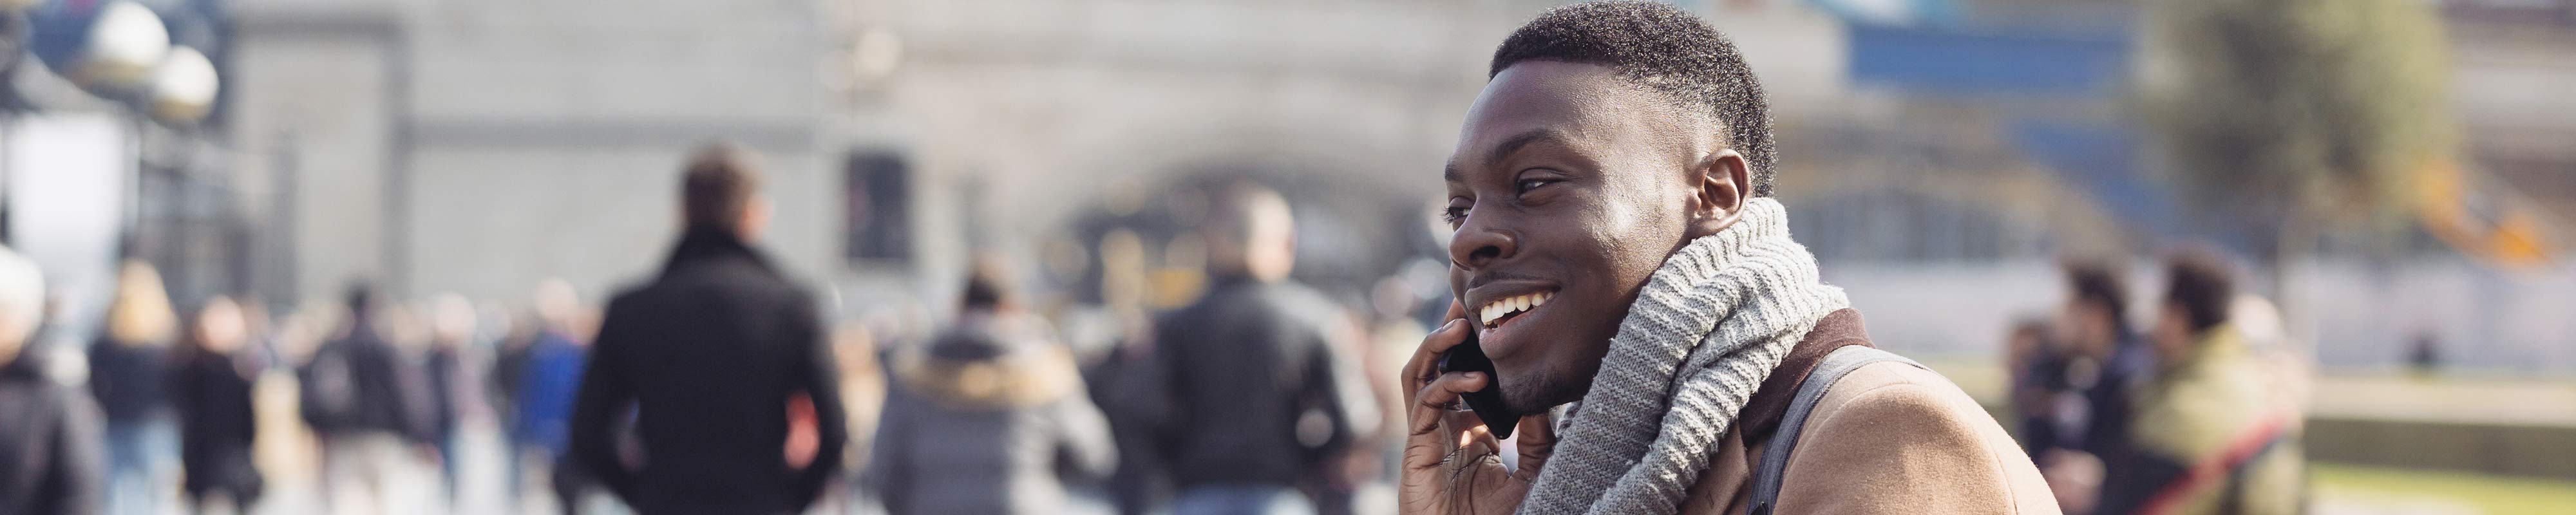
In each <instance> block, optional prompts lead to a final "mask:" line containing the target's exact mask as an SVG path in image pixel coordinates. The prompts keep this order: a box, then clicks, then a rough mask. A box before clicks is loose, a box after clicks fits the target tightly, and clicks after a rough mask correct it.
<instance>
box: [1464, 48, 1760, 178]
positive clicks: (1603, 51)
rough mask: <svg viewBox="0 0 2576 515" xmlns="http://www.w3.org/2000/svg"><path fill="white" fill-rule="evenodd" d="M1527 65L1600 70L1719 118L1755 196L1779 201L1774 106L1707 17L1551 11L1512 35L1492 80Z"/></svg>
mask: <svg viewBox="0 0 2576 515" xmlns="http://www.w3.org/2000/svg"><path fill="white" fill-rule="evenodd" d="M1523 61H1558V62H1567V63H1580V64H1593V65H1600V66H1605V67H1609V68H1610V69H1612V70H1616V71H1617V72H1618V73H1619V75H1620V76H1622V77H1625V78H1627V79H1628V80H1631V81H1635V82H1636V83H1637V84H1638V85H1640V86H1645V87H1648V88H1652V89H1653V90H1655V91H1659V92H1662V93H1664V94H1666V95H1670V96H1672V97H1674V98H1675V99H1676V100H1679V101H1680V102H1681V104H1682V106H1683V107H1684V108H1685V110H1686V111H1689V112H1701V113H1707V114H1709V115H1712V116H1715V117H1717V118H1716V119H1717V121H1718V123H1721V124H1724V125H1725V126H1726V144H1727V145H1728V146H1730V147H1732V148H1734V149H1735V151H1736V152H1739V153H1742V154H1744V160H1745V166H1746V167H1747V168H1750V170H1747V172H1748V173H1749V175H1751V176H1752V180H1753V185H1752V186H1753V196H1756V197H1765V196H1770V195H1771V172H1772V167H1773V165H1774V164H1775V159H1776V158H1775V151H1774V149H1773V146H1772V142H1771V115H1770V105H1769V104H1768V103H1767V102H1765V101H1764V100H1763V99H1762V83H1761V82H1760V81H1757V80H1755V79H1754V77H1753V70H1752V69H1751V68H1749V67H1746V66H1745V65H1744V54H1743V53H1741V52H1737V51H1736V50H1735V43H1733V42H1730V41H1727V39H1726V35H1724V34H1719V33H1718V32H1717V29H1716V28H1713V27H1710V26H1709V25H1708V23H1707V22H1704V21H1701V20H1700V19H1699V17H1697V16H1692V15H1691V14H1690V13H1688V12H1684V11H1682V10H1681V9H1679V8H1675V7H1673V6H1670V5H1665V4H1661V3H1655V2H1640V1H1624V0H1623V1H1609V2H1586V3H1581V4H1575V5H1569V6H1564V7H1558V8H1555V9H1550V10H1548V11H1547V12H1546V13H1542V14H1539V15H1538V19H1535V20H1530V22H1529V24H1528V25H1522V26H1521V28H1520V30H1515V31H1512V35H1511V37H1509V38H1505V39H1504V40H1503V46H1502V47H1501V48H1496V49H1494V63H1493V66H1492V68H1491V70H1489V71H1487V72H1486V78H1489V79H1490V78H1492V77H1493V76H1494V75H1500V74H1502V73H1503V69H1505V68H1510V67H1511V66H1512V65H1514V64H1520V63H1521V62H1523Z"/></svg>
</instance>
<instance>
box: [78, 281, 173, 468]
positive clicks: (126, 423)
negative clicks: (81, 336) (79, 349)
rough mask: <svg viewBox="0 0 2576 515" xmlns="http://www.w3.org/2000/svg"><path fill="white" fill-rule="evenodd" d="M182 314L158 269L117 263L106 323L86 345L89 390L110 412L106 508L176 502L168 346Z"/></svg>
mask: <svg viewBox="0 0 2576 515" xmlns="http://www.w3.org/2000/svg"><path fill="white" fill-rule="evenodd" d="M178 322H179V316H178V315H177V314H176V313H173V312H172V311H171V309H170V294H169V292H168V291H167V290H164V289H163V288H162V283H161V273H160V272H157V271H155V270H153V268H152V265H149V264H146V263H144V262H143V261H142V260H136V259H128V260H126V261H125V264H124V265H123V266H122V267H120V268H118V270H117V275H116V297H115V298H114V299H113V300H111V301H109V303H108V307H107V324H106V328H104V329H103V330H101V331H99V336H98V340H97V342H95V343H93V344H91V345H90V347H89V370H90V374H89V389H90V395H93V396H96V397H97V399H98V405H99V408H100V410H101V411H102V412H103V413H105V414H106V415H107V470H108V472H107V475H108V483H107V484H108V487H109V489H110V490H111V491H110V492H109V493H108V499H107V502H108V504H109V506H108V511H111V512H115V513H158V512H160V510H161V508H160V506H161V505H162V504H164V503H169V502H171V501H174V500H175V499H176V497H177V493H178V490H176V489H175V488H172V487H175V486H177V480H178V478H177V477H174V476H173V474H175V473H177V472H178V470H177V468H176V467H172V466H171V465H175V464H174V463H171V462H170V461H171V458H175V457H177V456H178V443H179V437H178V430H177V424H176V422H174V421H173V420H171V416H170V398H169V395H168V392H169V387H168V386H167V385H165V384H163V382H164V381H165V380H167V379H168V378H169V377H170V367H171V361H170V346H171V344H172V343H175V340H177V336H178V332H179V331H178Z"/></svg>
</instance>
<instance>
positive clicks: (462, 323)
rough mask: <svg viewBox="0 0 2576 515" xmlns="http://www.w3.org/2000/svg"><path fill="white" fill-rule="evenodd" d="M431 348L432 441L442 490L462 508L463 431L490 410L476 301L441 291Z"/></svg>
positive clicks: (434, 302)
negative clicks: (478, 343)
mask: <svg viewBox="0 0 2576 515" xmlns="http://www.w3.org/2000/svg"><path fill="white" fill-rule="evenodd" d="M425 315H426V316H428V317H429V349H428V355H427V356H425V357H423V360H422V362H423V366H424V367H426V368H427V372H428V379H429V391H430V398H431V399H430V406H431V409H430V411H431V414H430V420H431V426H430V429H431V431H430V442H431V444H433V445H436V446H437V447H438V471H439V478H440V479H441V484H442V485H443V486H444V487H445V488H444V489H443V490H442V491H441V494H442V496H443V498H444V500H445V501H446V504H447V506H450V507H453V506H456V502H457V490H458V485H459V483H462V482H463V480H464V477H463V476H462V475H460V474H459V473H458V472H459V469H458V468H457V467H458V465H459V464H460V463H459V462H460V461H461V458H463V457H464V456H463V455H462V453H461V451H462V448H461V446H462V445H463V443H462V442H461V441H460V438H462V436H461V432H462V431H463V429H464V426H465V424H466V423H467V422H469V421H474V420H481V419H482V418H483V417H485V416H487V415H488V414H489V413H490V411H489V410H488V409H487V406H485V404H484V402H485V401H484V397H483V386H482V385H483V382H482V377H481V376H482V373H481V367H479V366H476V365H477V364H478V363H480V362H481V360H478V359H474V356H476V355H477V354H476V353H475V351H476V349H475V348H474V342H473V338H474V316H475V314H474V304H473V303H472V302H467V301H466V300H465V296H463V295H457V294H454V293H447V294H441V295H439V296H437V297H435V298H432V299H431V300H430V304H429V306H428V313H425Z"/></svg>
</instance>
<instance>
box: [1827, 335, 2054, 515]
mask: <svg viewBox="0 0 2576 515" xmlns="http://www.w3.org/2000/svg"><path fill="white" fill-rule="evenodd" d="M1808 417H1809V419H1808V423H1807V425H1806V427H1804V428H1803V429H1802V430H1801V431H1800V432H1799V441H1798V447H1797V448H1796V449H1794V450H1791V451H1790V466H1789V470H1788V473H1787V476H1788V477H1785V478H1783V479H1784V480H1785V481H1784V484H1785V485H1786V486H1785V487H1784V489H1783V491H1782V494H1781V505H1782V506H1808V507H1830V509H1825V510H1822V511H1831V512H1884V513H1903V512H1916V510H1913V509H1910V508H1907V507H1908V506H1910V507H1912V508H1930V509H1929V510H1928V511H1924V512H1943V513H1947V512H1961V513H1966V512H1985V513H2054V512H2056V511H2057V509H2056V508H2057V507H2056V504H2055V501H2054V500H2053V499H2052V498H2050V497H2049V496H2048V494H2047V492H2048V489H2047V486H2046V483H2045V481H2043V480H2041V479H2040V477H2039V471H2038V469H2037V467H2035V466H2033V465H2032V464H2031V462H2030V458H2029V457H2027V456H2024V455H2023V454H2022V451H2021V448H2020V447H2019V446H2018V445H2016V444H2014V443H2013V440H2012V437H2011V435H2009V434H2007V433H2005V432H2004V430H2003V426H2002V425H2001V424H1998V423H1996V422H1995V419H1994V417H1993V416H1992V415H1990V414H1988V413H1987V412H1986V411H1985V408H1984V407H1983V406H1982V405H1979V404H1978V403H1977V402H1976V400H1975V399H1974V398H1971V397H1969V396H1968V394H1967V392H1965V391H1963V390H1961V389H1960V388H1959V386H1958V385H1957V384H1955V383H1952V382H1950V380H1949V379H1948V378H1946V377H1943V376H1942V375H1941V374H1940V373H1937V372H1934V371H1931V370H1928V369H1925V368H1922V367H1919V366H1916V365H1913V364H1908V363H1904V362H1897V361H1886V362H1879V363H1872V364H1869V365H1865V366H1862V367H1861V368H1859V369H1855V370H1853V371H1852V372H1851V374H1850V375H1846V376H1843V378H1842V379H1841V380H1839V381H1835V382H1834V384H1833V387H1832V388H1831V389H1829V390H1827V391H1826V393H1825V396H1824V398H1822V399H1819V400H1818V402H1817V404H1816V406H1815V411H1813V412H1811V413H1810V414H1809V415H1808ZM1891 472H1892V473H1891ZM1906 477H1916V478H1919V477H1944V478H1949V480H1948V481H1947V483H1948V484H1946V485H1942V486H1941V488H1928V487H1930V486H1932V485H1925V484H1919V483H1920V482H1919V481H1916V482H1897V483H1888V482H1886V481H1898V479H1896V478H1906ZM1854 492H1873V493H1874V494H1873V495H1853V493H1854ZM1875 493H1884V494H1886V495H1875ZM1907 503H1919V504H1907Z"/></svg>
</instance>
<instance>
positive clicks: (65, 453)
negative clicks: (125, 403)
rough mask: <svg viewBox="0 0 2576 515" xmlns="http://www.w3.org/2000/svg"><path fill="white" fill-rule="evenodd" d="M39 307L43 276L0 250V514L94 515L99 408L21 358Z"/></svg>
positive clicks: (100, 492)
mask: <svg viewBox="0 0 2576 515" xmlns="http://www.w3.org/2000/svg"><path fill="white" fill-rule="evenodd" d="M45 305H46V301H45V276H44V273H43V272H42V271H39V270H37V269H36V264H35V263H34V262H31V261H28V260H27V259H26V258H23V257H19V256H18V253H17V252H14V251H11V250H9V248H8V247H0V513H7V514H11V515H88V514H94V513H100V512H101V508H102V506H103V497H104V496H105V489H104V481H105V480H106V478H107V470H106V468H107V467H106V461H107V457H106V456H105V453H106V449H105V448H104V447H103V445H102V443H101V442H99V439H98V438H99V434H100V433H99V431H100V421H99V417H100V415H99V413H98V406H96V405H94V404H91V402H90V399H89V396H87V395H84V394H83V393H82V392H80V391H79V390H77V389H74V388H70V387H67V386H65V385H63V384H62V383H59V382H56V381H54V379H53V378H52V377H49V376H47V375H45V372H44V371H43V370H40V369H39V367H38V366H37V364H36V363H35V360H32V359H27V357H26V356H25V355H23V354H22V351H24V350H26V346H27V343H28V342H29V341H30V340H29V337H31V336H33V335H34V334H35V333H36V329H37V327H36V326H37V325H39V324H40V323H41V322H42V321H43V320H44V317H45V311H46V310H45Z"/></svg>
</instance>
